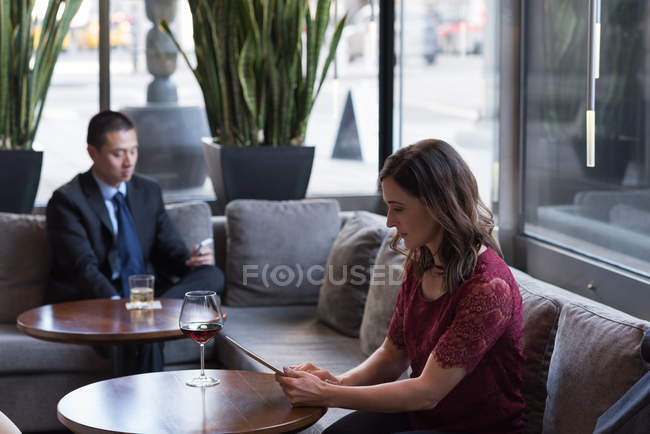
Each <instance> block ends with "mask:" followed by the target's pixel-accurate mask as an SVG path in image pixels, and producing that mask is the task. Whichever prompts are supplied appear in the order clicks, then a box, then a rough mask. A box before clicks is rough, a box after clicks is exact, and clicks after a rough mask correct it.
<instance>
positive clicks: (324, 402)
mask: <svg viewBox="0 0 650 434" xmlns="http://www.w3.org/2000/svg"><path fill="white" fill-rule="evenodd" d="M284 373H285V375H284V376H282V375H279V374H275V381H277V382H278V384H280V387H282V391H283V392H284V394H285V395H286V396H287V398H288V399H289V402H290V403H291V405H293V406H294V407H311V406H313V407H328V406H329V404H328V399H327V396H326V392H327V387H328V386H329V385H328V384H327V383H326V382H325V381H324V380H321V379H320V378H319V377H317V376H316V375H314V374H310V373H309V372H307V371H298V370H294V369H290V368H289V369H285V370H284Z"/></svg>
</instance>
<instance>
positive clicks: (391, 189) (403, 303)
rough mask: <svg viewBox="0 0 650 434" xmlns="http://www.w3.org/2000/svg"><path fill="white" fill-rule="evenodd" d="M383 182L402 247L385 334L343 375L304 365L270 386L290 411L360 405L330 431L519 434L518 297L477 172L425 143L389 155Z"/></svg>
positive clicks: (440, 146)
mask: <svg viewBox="0 0 650 434" xmlns="http://www.w3.org/2000/svg"><path fill="white" fill-rule="evenodd" d="M379 181H380V183H381V188H382V191H383V198H384V201H385V202H386V204H387V205H388V217H387V222H386V224H387V226H389V227H394V228H396V230H397V231H396V234H395V237H394V238H393V240H392V244H391V246H392V247H393V248H394V249H396V248H397V243H398V242H399V240H400V239H402V240H403V242H404V245H405V247H406V249H407V250H406V251H404V252H403V253H405V254H406V255H407V257H406V261H405V275H404V277H403V280H402V286H401V290H400V293H399V295H398V298H397V302H396V305H395V311H394V314H393V318H392V320H391V323H390V327H389V330H388V336H387V337H386V339H385V340H384V342H383V344H382V345H381V347H380V348H379V349H377V351H375V352H374V353H373V354H372V355H371V356H370V357H369V358H368V359H367V360H365V361H364V362H363V363H362V364H361V365H359V366H357V367H356V368H354V369H352V370H350V371H348V372H346V373H344V374H342V375H339V376H334V375H332V374H330V373H329V372H327V371H325V370H323V369H320V368H318V367H317V366H314V365H312V364H311V363H306V364H303V365H300V366H294V367H291V368H289V369H286V371H285V372H286V376H285V377H283V376H279V375H276V380H277V382H278V383H279V384H280V386H281V387H282V388H283V390H284V392H285V394H286V395H287V397H288V398H289V400H290V401H291V403H292V404H293V405H296V406H301V405H305V406H306V405H316V406H328V407H343V408H350V409H355V410H358V411H357V412H354V413H351V414H349V415H347V416H345V417H343V418H342V419H340V420H339V421H338V422H336V423H335V424H333V425H332V426H330V427H329V428H328V429H327V430H326V431H325V432H326V433H328V434H333V433H359V432H364V433H365V432H368V433H394V432H403V431H409V430H438V431H426V432H509V433H515V432H521V431H522V429H523V419H522V416H523V410H524V406H525V404H524V400H523V398H522V395H521V371H522V365H523V360H524V359H523V354H522V342H521V338H522V333H523V316H522V303H521V296H520V294H519V290H518V288H517V284H516V282H515V280H514V278H513V276H512V274H511V273H510V270H509V268H508V266H507V265H506V264H505V262H504V261H503V259H502V258H501V256H502V255H501V251H500V249H499V246H498V244H497V241H496V240H495V238H494V237H493V236H492V229H493V226H494V224H493V221H492V213H491V212H490V211H489V210H488V209H487V208H486V207H485V205H484V204H483V203H482V202H481V200H480V199H479V196H478V188H477V185H476V180H475V179H474V176H473V175H472V173H471V171H470V170H469V168H468V167H467V165H466V164H465V162H464V161H463V159H462V158H461V157H460V155H458V153H457V152H456V151H454V149H453V148H452V147H451V146H450V145H449V144H447V143H445V142H443V141H440V140H423V141H420V142H418V143H416V144H414V145H411V146H409V147H406V148H403V149H400V150H399V151H398V152H396V153H395V154H393V155H392V156H390V157H389V158H388V159H387V160H386V163H385V164H384V167H383V169H382V170H381V172H380V174H379ZM409 365H410V366H411V368H412V374H411V377H410V378H408V379H404V380H398V378H399V377H400V376H401V375H402V374H403V373H404V371H405V370H406V369H407V367H408V366H409Z"/></svg>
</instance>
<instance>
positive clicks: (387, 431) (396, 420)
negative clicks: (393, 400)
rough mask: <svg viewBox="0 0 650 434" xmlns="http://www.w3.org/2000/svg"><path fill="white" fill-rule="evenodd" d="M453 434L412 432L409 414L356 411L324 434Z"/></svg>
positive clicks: (430, 431)
mask: <svg viewBox="0 0 650 434" xmlns="http://www.w3.org/2000/svg"><path fill="white" fill-rule="evenodd" d="M366 432H367V433H373V434H407V433H408V434H452V433H449V432H447V431H435V430H419V431H412V430H411V426H410V424H409V419H408V414H407V413H373V412H367V411H355V412H354V413H350V414H348V415H346V416H343V417H342V418H341V419H339V420H338V421H336V422H335V423H333V424H332V425H330V426H329V427H328V428H327V429H326V430H325V431H323V434H357V433H366Z"/></svg>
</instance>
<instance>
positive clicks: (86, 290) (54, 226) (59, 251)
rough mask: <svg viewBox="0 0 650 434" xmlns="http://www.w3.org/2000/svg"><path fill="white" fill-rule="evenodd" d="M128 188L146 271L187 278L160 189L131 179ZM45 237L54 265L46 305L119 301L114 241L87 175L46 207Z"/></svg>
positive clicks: (182, 248) (182, 253) (98, 194)
mask: <svg viewBox="0 0 650 434" xmlns="http://www.w3.org/2000/svg"><path fill="white" fill-rule="evenodd" d="M126 188H127V193H126V201H127V203H128V204H129V208H130V209H131V213H132V214H133V219H134V221H135V226H136V231H137V233H138V238H139V240H140V246H141V247H142V254H143V256H144V261H145V264H146V267H147V271H148V272H149V273H152V274H153V273H154V271H158V272H159V273H160V272H163V273H165V274H166V275H176V276H182V275H184V274H185V273H187V272H188V271H189V268H188V267H187V266H186V265H185V260H186V259H187V258H188V257H189V251H188V250H187V247H186V246H185V243H184V242H183V240H182V239H181V237H180V236H179V234H178V232H177V231H176V229H175V228H174V225H173V224H172V222H171V221H170V219H169V217H168V216H167V213H166V212H165V206H164V203H163V199H162V194H161V190H160V186H159V185H158V184H156V183H155V182H154V181H152V180H149V179H147V178H144V177H142V176H138V175H135V174H134V175H133V177H132V178H131V181H129V182H128V183H127V187H126ZM47 237H48V240H49V242H50V246H51V247H52V251H53V261H54V263H53V267H52V273H51V275H50V281H49V285H48V290H47V292H46V302H48V303H56V302H61V301H69V300H82V299H89V298H109V297H112V296H114V295H118V291H119V288H120V286H121V281H120V279H119V277H118V278H117V279H116V280H115V281H113V280H112V279H111V276H112V275H113V273H114V272H115V271H118V258H119V252H118V250H119V249H118V243H117V237H115V236H114V235H113V226H112V224H111V220H110V218H109V216H108V211H107V209H106V205H105V204H104V198H103V197H102V194H101V191H100V189H99V186H98V185H97V182H96V181H95V179H94V178H93V176H92V174H91V172H90V171H88V172H86V173H82V174H79V175H77V176H76V177H75V178H74V179H72V181H70V182H68V183H67V184H65V185H64V186H62V187H60V188H59V189H57V190H56V191H55V192H54V194H53V195H52V198H51V199H50V201H49V203H48V204H47ZM156 286H158V285H156Z"/></svg>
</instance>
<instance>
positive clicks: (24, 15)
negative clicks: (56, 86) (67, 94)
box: [0, 0, 81, 150]
mask: <svg viewBox="0 0 650 434" xmlns="http://www.w3.org/2000/svg"><path fill="white" fill-rule="evenodd" d="M80 6H81V0H49V2H48V5H47V8H46V11H45V15H44V17H43V22H42V23H41V28H40V36H39V38H38V40H36V41H35V40H34V34H33V29H34V23H35V19H33V17H32V12H33V8H34V0H27V1H25V0H2V2H1V4H0V71H2V74H1V75H0V148H2V149H26V150H29V149H31V148H32V143H33V141H34V138H35V136H36V131H37V130H38V125H39V123H40V120H41V117H42V114H43V109H44V107H45V101H46V97H47V92H48V89H49V87H50V83H51V80H52V74H53V72H54V66H55V65H56V61H57V59H58V56H59V54H60V52H61V47H62V45H63V40H64V39H65V37H66V34H67V33H68V29H69V28H70V22H71V21H72V18H73V17H74V15H75V14H76V13H77V11H78V10H79V7H80Z"/></svg>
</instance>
